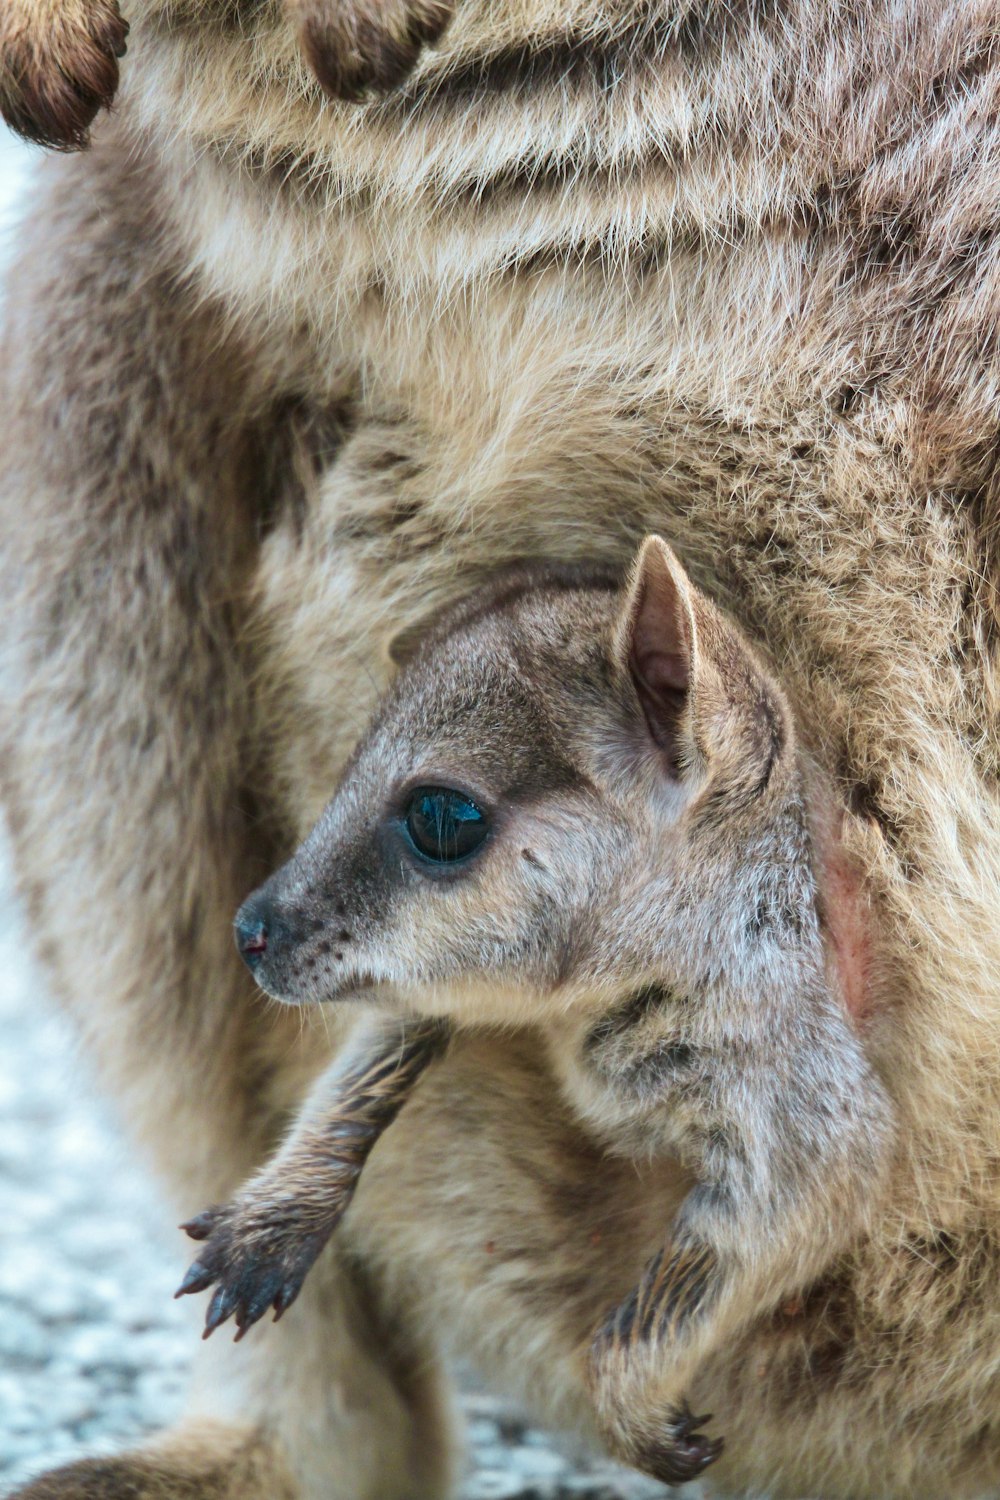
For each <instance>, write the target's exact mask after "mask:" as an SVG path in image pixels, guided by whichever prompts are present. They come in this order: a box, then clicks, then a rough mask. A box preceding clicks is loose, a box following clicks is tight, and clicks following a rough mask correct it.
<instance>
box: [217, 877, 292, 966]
mask: <svg viewBox="0 0 1000 1500" xmlns="http://www.w3.org/2000/svg"><path fill="white" fill-rule="evenodd" d="M233 927H234V931H235V934H236V946H237V948H238V949H239V954H240V957H241V958H242V960H243V962H244V963H245V964H246V966H247V968H248V969H249V970H250V972H251V973H252V974H256V973H257V970H258V969H259V968H260V967H261V965H262V964H264V963H265V962H267V961H270V963H271V964H273V963H275V961H280V960H281V958H282V957H287V956H288V953H289V952H290V951H291V949H292V948H294V947H295V946H296V944H298V943H300V942H301V941H302V937H303V933H302V924H301V922H300V921H296V920H295V918H294V917H293V916H292V915H291V914H289V913H288V912H287V911H283V910H282V909H281V908H280V907H279V906H278V905H277V904H276V903H275V902H274V901H272V900H270V899H269V898H268V897H267V896H266V895H264V893H263V892H261V891H257V892H255V893H254V894H253V895H252V896H251V897H250V898H249V899H248V900H247V901H244V903H243V905H242V906H241V907H240V909H239V911H238V912H237V913H236V919H235V921H234V923H233Z"/></svg>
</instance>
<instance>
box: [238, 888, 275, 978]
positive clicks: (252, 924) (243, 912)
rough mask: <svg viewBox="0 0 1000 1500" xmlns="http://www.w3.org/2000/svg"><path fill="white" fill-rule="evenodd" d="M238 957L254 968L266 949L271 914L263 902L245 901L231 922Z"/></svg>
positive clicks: (268, 943) (270, 925)
mask: <svg viewBox="0 0 1000 1500" xmlns="http://www.w3.org/2000/svg"><path fill="white" fill-rule="evenodd" d="M233 927H234V929H235V934H236V946H237V948H238V949H239V953H240V958H242V960H243V962H244V963H245V964H246V965H247V967H248V968H250V969H255V968H256V967H257V966H258V964H259V963H260V961H261V959H262V958H263V957H264V955H265V954H266V953H267V951H268V947H269V946H270V943H271V939H272V928H273V916H272V913H271V911H270V909H269V908H268V907H267V906H266V905H265V903H264V902H257V901H246V902H244V904H243V905H242V906H241V907H240V909H239V911H238V912H237V913H236V918H235V920H234V922H233Z"/></svg>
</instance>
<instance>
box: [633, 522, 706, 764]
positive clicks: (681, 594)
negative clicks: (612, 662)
mask: <svg viewBox="0 0 1000 1500" xmlns="http://www.w3.org/2000/svg"><path fill="white" fill-rule="evenodd" d="M615 657H616V659H617V661H618V663H619V665H620V666H622V667H623V668H624V670H625V671H627V672H628V674H629V675H630V676H631V678H632V682H633V684H634V686H635V690H636V693H637V694H638V697H639V701H640V703H641V704H642V708H643V712H644V714H645V715H646V723H647V724H648V726H649V732H650V734H651V735H652V736H653V739H654V740H655V741H656V743H657V745H659V747H660V749H661V750H662V751H663V752H664V754H665V755H666V757H667V760H668V763H669V765H670V767H671V770H672V771H673V772H674V773H675V774H676V773H677V771H678V770H679V769H680V767H681V764H682V762H683V760H684V759H685V754H684V751H685V745H684V741H685V739H687V740H690V728H689V723H690V720H689V706H690V705H689V700H690V697H691V693H692V686H693V682H694V677H695V674H696V671H697V658H698V627H697V624H696V620H695V603H694V595H693V592H692V585H691V583H690V581H689V579H688V576H687V574H686V573H685V572H684V569H683V568H682V567H681V565H680V563H679V562H678V560H677V558H676V557H675V555H674V553H673V552H672V551H671V550H670V548H669V547H668V546H667V544H666V542H665V541H663V540H662V538H660V537H658V536H648V537H647V538H646V540H645V541H644V542H643V544H642V546H641V548H640V549H639V555H638V557H637V558H636V560H635V565H634V567H633V569H632V578H631V582H630V584H629V587H628V592H627V595H626V599H625V606H624V608H623V610H622V613H621V615H620V617H619V620H618V625H617V628H616V632H615ZM685 731H686V732H685Z"/></svg>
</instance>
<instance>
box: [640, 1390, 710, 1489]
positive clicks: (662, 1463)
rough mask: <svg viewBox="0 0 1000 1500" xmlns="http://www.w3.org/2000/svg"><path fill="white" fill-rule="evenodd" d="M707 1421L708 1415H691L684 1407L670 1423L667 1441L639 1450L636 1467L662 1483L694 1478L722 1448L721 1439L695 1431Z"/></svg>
mask: <svg viewBox="0 0 1000 1500" xmlns="http://www.w3.org/2000/svg"><path fill="white" fill-rule="evenodd" d="M709 1421H711V1417H710V1416H704V1417H695V1416H692V1414H691V1412H690V1411H689V1410H688V1408H687V1406H683V1407H682V1408H681V1409H680V1410H679V1411H678V1413H677V1415H676V1416H675V1418H674V1420H673V1421H672V1422H671V1423H670V1427H669V1436H668V1438H667V1440H666V1441H665V1442H664V1443H662V1444H657V1445H656V1447H655V1448H649V1449H647V1450H646V1451H645V1452H644V1453H642V1455H641V1457H640V1461H639V1467H640V1468H641V1469H643V1470H645V1472H646V1473H647V1474H651V1475H652V1476H653V1478H654V1479H659V1480H660V1481H661V1482H662V1483H663V1484H687V1483H688V1481H689V1480H691V1479H696V1478H697V1477H698V1475H699V1474H701V1473H703V1472H704V1470H705V1469H707V1468H708V1466H709V1464H713V1463H714V1462H715V1460H716V1459H717V1458H718V1457H719V1454H720V1453H721V1452H722V1450H723V1448H724V1447H725V1440H724V1439H723V1438H710V1437H707V1436H706V1435H705V1433H703V1432H697V1431H696V1430H695V1429H696V1428H698V1427H700V1426H701V1425H702V1423H704V1422H709Z"/></svg>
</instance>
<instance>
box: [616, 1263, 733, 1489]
mask: <svg viewBox="0 0 1000 1500" xmlns="http://www.w3.org/2000/svg"><path fill="white" fill-rule="evenodd" d="M722 1288H723V1273H722V1270H721V1267H720V1264H719V1260H718V1257H717V1256H716V1254H715V1252H714V1251H713V1250H712V1249H711V1247H710V1246H708V1245H699V1244H696V1243H691V1244H685V1245H680V1246H676V1247H673V1248H671V1247H669V1246H668V1247H667V1248H666V1249H664V1250H661V1251H658V1252H657V1254H656V1255H654V1256H653V1258H652V1260H651V1261H650V1262H649V1264H648V1265H647V1267H646V1269H645V1271H644V1272H643V1275H642V1279H641V1281H640V1282H639V1285H638V1286H637V1287H636V1288H635V1290H634V1291H633V1292H631V1293H630V1294H629V1295H628V1296H627V1297H626V1298H625V1299H624V1301H622V1302H620V1303H619V1304H618V1306H617V1307H615V1308H614V1309H613V1310H612V1312H611V1313H610V1315H609V1316H608V1318H607V1321H606V1322H605V1323H604V1324H603V1326H602V1327H601V1328H600V1329H599V1330H598V1332H597V1334H596V1336H595V1338H594V1342H593V1346H592V1349H591V1381H592V1386H593V1392H594V1400H595V1404H596V1407H597V1413H598V1420H599V1423H600V1425H601V1428H602V1430H603V1431H604V1433H605V1436H606V1437H607V1439H608V1442H609V1444H610V1446H611V1448H612V1451H613V1452H615V1453H617V1454H618V1455H619V1457H621V1458H622V1459H623V1460H624V1461H625V1462H626V1463H629V1464H632V1465H633V1466H634V1467H635V1468H637V1469H642V1470H643V1471H644V1472H645V1473H647V1474H652V1475H653V1476H654V1477H655V1478H656V1479H660V1480H662V1481H663V1482H664V1483H665V1484H684V1483H686V1482H687V1481H688V1480H691V1479H694V1478H696V1477H697V1475H698V1474H700V1473H701V1472H702V1470H703V1469H706V1468H707V1467H708V1465H709V1464H711V1463H713V1462H714V1460H715V1459H716V1458H718V1456H719V1454H720V1453H721V1452H722V1448H723V1440H722V1438H721V1437H717V1436H713V1437H709V1436H708V1435H707V1434H705V1433H704V1432H702V1431H700V1429H701V1428H702V1427H703V1426H704V1424H705V1423H706V1422H708V1421H709V1420H710V1417H709V1416H708V1415H705V1416H694V1415H693V1414H692V1412H691V1409H690V1407H689V1406H688V1404H687V1400H686V1398H685V1397H684V1396H683V1394H680V1393H679V1394H677V1395H676V1396H675V1397H674V1398H673V1400H672V1401H667V1402H660V1401H654V1402H652V1403H651V1402H650V1401H649V1400H648V1399H644V1398H643V1399H637V1388H642V1387H644V1386H646V1385H647V1384H648V1383H652V1384H653V1385H654V1386H657V1385H659V1384H661V1382H662V1372H663V1369H664V1368H669V1367H676V1365H678V1364H683V1363H685V1360H684V1354H685V1352H686V1351H687V1352H689V1353H690V1346H691V1345H692V1344H694V1343H695V1342H696V1339H695V1337H694V1335H695V1334H696V1332H697V1331H699V1330H700V1331H702V1332H705V1331H708V1330H710V1325H711V1321H712V1319H713V1315H714V1314H716V1312H717V1309H718V1302H719V1299H720V1293H721V1292H722ZM677 1389H678V1392H680V1391H681V1387H680V1385H678V1386H677Z"/></svg>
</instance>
